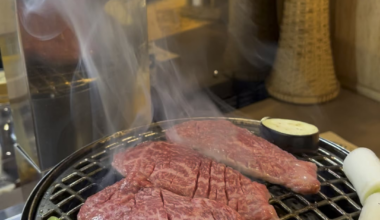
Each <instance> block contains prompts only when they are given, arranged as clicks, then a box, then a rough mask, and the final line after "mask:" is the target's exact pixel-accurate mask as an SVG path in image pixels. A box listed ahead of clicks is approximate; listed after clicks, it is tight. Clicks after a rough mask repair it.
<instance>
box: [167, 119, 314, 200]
mask: <svg viewBox="0 0 380 220" xmlns="http://www.w3.org/2000/svg"><path fill="white" fill-rule="evenodd" d="M166 138H167V139H168V140H169V141H171V142H173V143H177V144H181V145H184V146H188V147H189V148H192V149H195V150H197V151H199V152H201V153H202V154H203V155H206V156H209V157H211V158H213V159H215V160H216V161H218V162H222V163H224V164H226V165H228V166H231V167H233V168H235V169H237V170H239V171H241V172H242V173H244V174H246V175H249V176H252V177H255V178H261V179H263V180H266V181H268V182H271V183H274V184H281V185H284V186H285V187H287V188H290V189H291V190H293V191H294V192H297V193H301V194H314V193H317V192H318V191H319V190H320V182H319V181H318V179H317V167H316V165H315V164H314V163H311V162H306V161H301V160H298V159H297V158H295V157H294V156H293V155H291V154H289V153H287V152H285V151H283V150H281V149H280V148H278V147H277V146H275V145H273V144H272V143H270V142H268V141H266V140H264V139H262V138H260V137H258V136H256V135H253V134H252V133H251V132H249V131H248V130H247V129H243V128H240V127H238V126H236V125H234V124H232V123H231V122H229V121H226V120H204V121H188V122H184V123H182V124H179V125H176V126H174V127H173V128H171V129H169V130H167V131H166Z"/></svg>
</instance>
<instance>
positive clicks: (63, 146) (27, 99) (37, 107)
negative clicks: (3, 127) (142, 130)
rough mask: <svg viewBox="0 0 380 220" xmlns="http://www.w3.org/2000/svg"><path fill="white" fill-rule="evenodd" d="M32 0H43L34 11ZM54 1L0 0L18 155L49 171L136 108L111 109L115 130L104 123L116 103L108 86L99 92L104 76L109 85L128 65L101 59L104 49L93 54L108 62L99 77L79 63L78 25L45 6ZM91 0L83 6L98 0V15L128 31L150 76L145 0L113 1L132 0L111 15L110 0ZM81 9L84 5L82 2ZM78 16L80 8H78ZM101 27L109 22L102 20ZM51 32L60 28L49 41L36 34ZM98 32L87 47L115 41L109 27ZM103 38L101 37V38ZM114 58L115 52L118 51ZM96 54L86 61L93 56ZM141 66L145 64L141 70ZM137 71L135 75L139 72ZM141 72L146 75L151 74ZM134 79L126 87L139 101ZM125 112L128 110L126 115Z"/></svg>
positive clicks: (0, 39)
mask: <svg viewBox="0 0 380 220" xmlns="http://www.w3.org/2000/svg"><path fill="white" fill-rule="evenodd" d="M36 2H41V3H43V4H42V5H41V4H39V5H37V6H36V7H34V8H32V9H31V8H27V7H29V6H30V4H33V3H36ZM51 2H53V1H51ZM51 2H50V1H27V0H4V1H0V21H1V22H0V24H1V27H0V47H1V56H2V60H3V63H4V69H5V75H6V78H7V86H8V95H9V100H10V104H11V108H12V115H13V119H14V126H15V133H16V136H17V143H18V145H17V146H18V151H17V152H18V153H19V155H23V157H25V158H26V160H27V161H29V162H30V163H31V164H32V167H34V168H36V170H37V171H39V172H45V171H47V170H49V169H50V168H51V167H53V166H55V165H56V164H57V163H58V162H60V161H61V160H62V159H63V158H65V157H66V156H68V155H70V154H71V153H73V152H74V151H76V150H78V149H79V148H81V147H83V146H85V145H87V144H89V143H92V142H93V141H95V140H97V139H99V138H101V137H103V136H104V135H109V134H111V133H113V132H115V131H117V130H121V129H127V128H128V127H129V126H130V123H129V122H125V121H126V118H127V119H128V120H132V119H130V118H134V117H135V114H137V112H136V111H137V110H139V108H137V107H136V108H134V109H135V110H136V111H130V110H131V109H132V108H133V104H130V105H127V104H126V105H123V106H121V105H119V106H117V107H118V109H115V111H114V112H113V115H112V116H113V119H112V122H115V123H114V124H117V123H116V122H118V124H117V125H115V128H112V129H108V127H107V124H108V123H111V122H109V121H110V119H109V118H106V116H105V115H106V114H107V113H106V111H105V110H104V109H105V108H112V107H113V105H110V104H109V103H111V104H114V105H117V104H115V103H112V102H113V101H112V99H111V98H110V96H111V95H110V94H112V93H111V92H109V91H108V93H107V92H104V90H105V89H104V86H103V87H101V85H100V84H101V83H103V82H104V81H107V79H109V81H110V82H111V83H110V84H112V82H114V81H112V78H113V77H112V76H115V75H117V76H120V75H123V74H124V73H122V72H125V71H126V68H121V67H120V66H117V64H114V65H111V64H112V62H115V60H113V59H111V58H109V60H105V59H100V58H99V57H102V56H103V58H104V57H107V56H104V55H103V54H100V53H105V52H106V51H105V50H102V49H103V48H102V49H100V50H101V51H98V53H95V52H94V53H93V54H92V55H91V56H94V57H96V58H99V60H101V61H99V60H97V61H98V62H94V63H96V64H94V65H97V64H99V63H102V64H104V63H106V64H105V65H104V66H106V65H107V68H98V71H99V73H97V74H100V75H96V74H95V73H94V72H95V71H94V68H90V67H88V66H86V67H84V66H85V65H84V64H83V63H85V61H84V60H85V58H83V53H85V51H84V49H83V44H84V42H82V44H80V41H79V39H77V37H78V36H79V35H78V34H79V33H77V32H78V30H75V27H76V25H78V24H77V23H75V22H72V23H70V22H68V21H67V20H65V19H63V16H64V15H63V14H62V12H63V10H62V11H61V10H59V12H57V11H56V10H55V8H54V7H52V6H51V5H50V3H51ZM96 2H97V3H98V4H95V2H94V1H87V2H86V3H83V4H87V3H88V4H91V5H92V7H94V5H97V7H99V8H98V9H100V10H98V11H97V13H101V14H102V15H103V16H104V17H105V19H106V20H107V22H109V23H108V24H112V25H113V28H115V30H116V29H117V30H119V31H120V32H122V34H127V35H128V39H132V40H131V42H130V43H131V44H133V49H134V50H135V51H138V52H137V55H136V54H134V55H136V56H137V57H134V58H135V59H137V62H139V66H140V68H141V71H142V72H143V73H144V74H145V75H148V71H147V69H148V62H147V60H148V58H147V57H148V50H147V46H146V45H145V44H146V43H147V34H146V31H147V28H146V9H145V0H134V1H124V0H120V1H118V2H116V7H117V4H119V5H120V4H127V2H132V4H129V5H125V7H119V8H118V11H117V13H112V10H114V9H115V5H113V6H109V7H108V8H102V7H103V6H104V4H103V3H104V1H102V0H97V1H96ZM112 3H115V1H112ZM51 4H54V3H51ZM110 5H111V4H110ZM71 6H72V5H71ZM38 7H41V9H42V10H40V11H39V8H38ZM82 7H84V8H86V7H85V6H83V5H82ZM34 9H37V11H33V10H34ZM45 9H49V13H47V14H45V15H46V16H45V17H44V16H41V15H40V14H39V13H41V12H43V11H44V10H45ZM107 10H108V11H107ZM123 10H131V11H132V12H133V17H134V20H128V19H129V18H128V19H127V20H123V19H125V17H123V16H121V15H123V13H124V14H125V13H127V14H128V12H126V11H123ZM71 11H73V10H71ZM71 11H70V12H71ZM107 13H108V14H107ZM120 13H121V14H120ZM83 15H85V14H84V13H83ZM86 15H89V17H90V16H94V15H91V14H86ZM120 16H121V17H120ZM66 18H67V17H66ZM120 18H121V20H120ZM118 19H119V20H118ZM81 22H84V20H81ZM87 22H89V24H90V23H91V24H93V23H92V20H87ZM125 22H127V23H125ZM78 23H79V22H78ZM95 23H96V22H95ZM79 25H80V24H79ZM103 28H109V27H108V26H107V25H103ZM127 29H128V31H127ZM132 29H138V30H141V31H139V32H136V31H132ZM56 30H59V31H61V32H59V33H58V35H54V34H53V35H54V36H53V37H52V38H51V39H48V40H46V39H45V38H43V37H39V36H40V35H39V34H40V33H42V34H45V33H53V32H55V31H56ZM100 32H101V33H104V36H100V35H99V34H96V35H94V36H96V37H98V36H100V37H99V39H98V38H97V39H96V40H94V41H95V42H93V43H94V45H95V46H94V45H92V46H93V47H91V49H93V48H98V49H99V48H100V47H101V46H103V45H104V42H103V41H106V42H113V41H112V39H108V38H107V37H112V35H107V32H106V31H100ZM132 35H133V36H132ZM136 36H138V37H136ZM102 37H104V38H102ZM123 37H125V35H123ZM113 39H114V38H113ZM100 41H102V42H103V43H99V42H100ZM116 41H117V40H115V43H114V44H113V45H112V46H113V47H114V49H115V50H116V49H117V47H119V45H120V44H119V45H117V44H116ZM96 43H98V44H96ZM124 43H127V42H123V44H124ZM99 45H101V46H99ZM81 46H82V47H81ZM109 48H111V49H110V51H112V47H111V46H110V47H109ZM109 48H107V49H109ZM91 53H92V51H91ZM115 53H116V52H115ZM114 56H115V57H116V56H117V54H116V55H114ZM94 57H91V58H90V59H95V58H94ZM107 62H108V63H107ZM79 63H81V65H79ZM120 63H122V62H120ZM104 66H103V67H104ZM123 67H125V66H123ZM145 67H146V69H144V68H145ZM134 74H136V75H138V73H134ZM124 75H126V74H124ZM145 75H144V77H145V78H148V77H147V76H145ZM114 78H115V77H114ZM136 78H137V77H136ZM131 79H132V76H131ZM131 81H133V80H131ZM136 81H137V80H136ZM144 83H145V84H144V86H145V87H147V88H149V80H147V81H144ZM131 84H132V83H131ZM133 84H134V88H130V91H129V92H130V93H131V94H133V95H134V96H135V97H137V98H136V99H139V100H142V99H141V97H139V92H140V91H137V90H138V89H139V84H137V83H135V82H133ZM112 86H113V88H111V90H112V92H113V89H115V91H116V90H118V91H122V90H123V89H124V88H125V87H128V86H126V85H125V84H121V83H119V84H117V83H113V84H112ZM102 89H103V90H102ZM106 89H107V88H106ZM134 89H135V90H134ZM101 90H102V91H101ZM124 90H125V89H124ZM133 92H134V93H133ZM140 93H141V92H140ZM113 94H114V93H113ZM105 96H107V98H105ZM99 97H101V98H102V99H101V101H99V99H100V98H99ZM110 100H111V101H110ZM119 101H120V100H119ZM121 102H123V101H121ZM128 104H129V103H128ZM136 105H137V104H136ZM107 106H108V107H107ZM108 114H110V113H108ZM123 114H124V115H123ZM125 114H128V115H127V116H126V115H125ZM114 124H113V125H114ZM106 128H107V129H106ZM18 161H22V159H21V158H20V159H19V160H18ZM20 163H21V165H20V167H21V169H22V170H24V171H27V172H23V174H25V175H27V176H26V177H25V178H24V177H23V176H21V177H20V178H22V179H28V178H29V176H28V173H30V172H29V171H30V168H31V166H28V165H26V164H25V163H24V162H20Z"/></svg>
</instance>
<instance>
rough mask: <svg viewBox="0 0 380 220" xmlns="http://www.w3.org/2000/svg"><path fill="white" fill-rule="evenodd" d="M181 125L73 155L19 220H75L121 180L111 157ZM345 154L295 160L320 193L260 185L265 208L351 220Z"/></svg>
mask: <svg viewBox="0 0 380 220" xmlns="http://www.w3.org/2000/svg"><path fill="white" fill-rule="evenodd" d="M202 119H208V120H210V119H227V120H230V121H231V122H233V123H234V124H236V125H238V126H240V127H244V128H247V129H248V130H250V131H251V132H252V133H254V134H256V135H260V133H259V122H258V121H254V120H248V119H236V118H197V120H202ZM185 120H188V119H183V120H173V121H165V122H160V123H156V124H153V125H151V126H149V127H141V128H137V129H133V130H128V131H122V132H118V133H116V134H114V135H112V136H110V137H108V138H105V139H103V140H102V141H100V142H97V143H95V144H93V145H90V146H87V147H85V148H83V149H81V150H80V151H78V152H76V153H75V154H73V155H72V156H70V157H69V158H67V159H66V160H65V161H63V162H62V163H61V164H59V165H58V166H57V167H56V168H54V169H53V170H52V171H51V172H50V173H49V174H47V175H46V176H45V177H44V179H43V180H42V181H41V182H40V183H39V185H38V186H37V187H36V189H35V190H34V192H33V193H32V195H31V196H30V198H29V200H28V202H27V205H26V208H25V210H24V212H23V215H22V219H25V220H26V219H38V220H40V219H42V220H47V219H48V218H49V217H51V216H56V217H59V218H61V219H67V220H74V219H76V216H77V214H78V212H79V209H80V207H81V205H82V204H83V203H84V202H85V200H86V199H87V198H88V197H89V196H91V195H93V194H95V193H96V192H98V191H100V190H102V189H103V188H105V187H106V186H109V185H112V184H113V183H115V182H117V181H119V180H120V179H122V176H120V174H118V173H117V172H116V171H115V170H114V169H113V168H112V166H111V161H112V155H113V154H114V152H115V151H117V150H120V149H124V148H127V147H133V146H135V145H136V144H138V143H141V142H143V141H148V140H165V137H164V131H165V129H166V128H168V127H169V126H172V125H173V124H176V123H180V122H183V121H185ZM347 154H348V151H346V150H345V149H343V148H341V147H339V146H338V145H335V144H333V143H331V142H328V141H326V140H323V139H321V140H320V148H319V150H318V152H317V153H315V154H302V155H295V156H297V157H298V158H299V159H301V160H308V161H311V162H314V163H315V164H317V166H318V179H319V180H320V182H321V183H322V186H321V191H320V192H319V193H318V194H315V195H308V196H303V195H299V194H296V193H294V192H291V191H289V190H287V189H286V188H284V187H282V186H279V185H274V184H270V183H264V184H265V185H266V186H267V188H268V189H269V191H270V193H271V195H272V198H271V200H270V203H271V204H272V205H273V206H274V207H275V209H276V211H277V214H278V216H279V217H280V218H281V219H282V220H330V219H334V220H357V219H358V218H359V214H360V210H361V205H360V202H359V198H358V196H357V194H356V191H355V189H354V188H353V187H352V185H351V184H350V182H349V181H348V179H347V177H346V176H345V175H344V173H343V171H342V161H343V159H344V158H345V157H346V155H347Z"/></svg>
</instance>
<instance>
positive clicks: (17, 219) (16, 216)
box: [5, 214, 21, 220]
mask: <svg viewBox="0 0 380 220" xmlns="http://www.w3.org/2000/svg"><path fill="white" fill-rule="evenodd" d="M5 220H21V214H17V215H15V216H13V217H10V218H7V219H5Z"/></svg>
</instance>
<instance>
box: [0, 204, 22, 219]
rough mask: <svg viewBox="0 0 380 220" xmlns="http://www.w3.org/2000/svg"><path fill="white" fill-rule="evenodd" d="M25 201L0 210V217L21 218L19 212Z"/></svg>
mask: <svg viewBox="0 0 380 220" xmlns="http://www.w3.org/2000/svg"><path fill="white" fill-rule="evenodd" d="M24 205H25V203H20V204H17V205H14V206H12V207H9V208H7V209H5V210H1V211H0V219H6V220H8V219H12V220H13V219H15V220H16V219H21V212H22V209H23V208H24Z"/></svg>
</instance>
